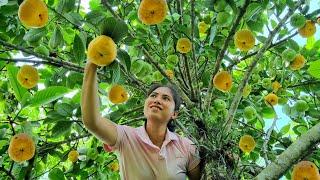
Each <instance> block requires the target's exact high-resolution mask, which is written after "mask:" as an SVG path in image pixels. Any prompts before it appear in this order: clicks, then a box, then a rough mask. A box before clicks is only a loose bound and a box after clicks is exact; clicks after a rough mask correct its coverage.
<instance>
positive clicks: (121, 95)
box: [109, 85, 128, 104]
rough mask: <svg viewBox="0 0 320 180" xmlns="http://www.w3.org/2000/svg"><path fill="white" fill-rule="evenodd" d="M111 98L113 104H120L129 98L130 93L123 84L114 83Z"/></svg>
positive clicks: (110, 92) (110, 93)
mask: <svg viewBox="0 0 320 180" xmlns="http://www.w3.org/2000/svg"><path fill="white" fill-rule="evenodd" d="M109 100H110V101H111V102H112V103H113V104H120V103H123V102H126V101H127V100H128V93H127V91H126V90H125V89H124V87H123V86H121V85H113V86H112V87H111V89H110V91H109Z"/></svg>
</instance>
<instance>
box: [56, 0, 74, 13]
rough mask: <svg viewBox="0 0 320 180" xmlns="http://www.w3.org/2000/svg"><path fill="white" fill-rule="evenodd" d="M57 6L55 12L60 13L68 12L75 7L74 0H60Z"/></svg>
mask: <svg viewBox="0 0 320 180" xmlns="http://www.w3.org/2000/svg"><path fill="white" fill-rule="evenodd" d="M58 2H59V4H58V6H57V9H56V10H57V12H58V13H60V14H62V13H66V12H70V11H72V10H73V8H74V7H75V6H74V5H75V0H60V1H58Z"/></svg>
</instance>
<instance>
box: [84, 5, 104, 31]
mask: <svg viewBox="0 0 320 180" xmlns="http://www.w3.org/2000/svg"><path fill="white" fill-rule="evenodd" d="M90 2H91V1H90ZM105 18H106V16H105V15H104V14H103V13H102V12H101V11H96V10H94V11H90V12H88V13H87V14H86V16H85V19H86V22H89V23H91V24H93V25H98V24H100V23H101V22H102V21H103V20H104V19H105Z"/></svg>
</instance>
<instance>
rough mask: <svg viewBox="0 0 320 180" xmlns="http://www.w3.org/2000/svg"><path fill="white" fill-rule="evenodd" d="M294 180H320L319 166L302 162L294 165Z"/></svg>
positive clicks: (292, 177) (292, 176)
mask: <svg viewBox="0 0 320 180" xmlns="http://www.w3.org/2000/svg"><path fill="white" fill-rule="evenodd" d="M291 179H292V180H304V179H307V180H320V175H319V171H318V168H317V166H316V165H315V164H314V163H313V162H310V161H300V162H299V163H298V164H296V165H294V167H293V171H292V175H291Z"/></svg>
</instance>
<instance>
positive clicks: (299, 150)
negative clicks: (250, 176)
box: [255, 123, 320, 180]
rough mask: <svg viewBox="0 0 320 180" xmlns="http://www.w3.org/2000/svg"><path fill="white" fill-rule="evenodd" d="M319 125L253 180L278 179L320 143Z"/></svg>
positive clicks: (302, 136) (301, 137)
mask: <svg viewBox="0 0 320 180" xmlns="http://www.w3.org/2000/svg"><path fill="white" fill-rule="evenodd" d="M319 132H320V123H318V124H316V125H315V126H314V127H312V128H311V129H309V130H308V131H307V132H306V133H304V134H303V135H301V136H300V138H298V139H297V140H296V141H295V142H294V143H292V144H291V145H290V146H289V147H288V148H287V149H286V150H285V151H283V152H282V153H281V154H280V155H279V156H278V157H277V158H276V160H275V161H274V162H273V163H271V164H270V165H269V166H267V167H266V168H265V169H264V170H262V171H261V172H260V173H259V174H258V176H256V177H255V179H257V180H259V179H279V178H280V177H281V176H282V175H283V174H284V173H285V172H286V171H287V170H288V169H289V168H290V167H291V166H292V165H293V164H294V163H296V162H297V161H298V160H299V159H300V157H301V155H302V154H303V153H304V152H306V151H308V150H309V149H311V148H313V147H314V146H315V145H316V144H317V143H319V142H320V133H319Z"/></svg>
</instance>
